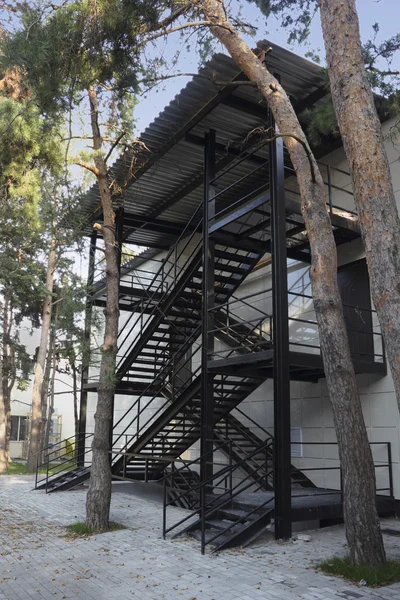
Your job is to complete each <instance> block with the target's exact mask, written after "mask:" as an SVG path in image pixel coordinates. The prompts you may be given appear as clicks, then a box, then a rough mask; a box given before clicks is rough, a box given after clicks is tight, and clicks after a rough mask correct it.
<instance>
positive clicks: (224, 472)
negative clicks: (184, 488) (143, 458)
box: [162, 440, 273, 553]
mask: <svg viewBox="0 0 400 600" xmlns="http://www.w3.org/2000/svg"><path fill="white" fill-rule="evenodd" d="M212 441H213V442H214V444H215V447H214V448H213V449H212V450H210V451H209V452H207V453H206V454H205V455H204V456H203V459H207V458H209V457H210V456H211V457H212V456H213V454H214V453H215V452H218V451H221V448H222V447H224V446H227V442H222V443H221V442H217V443H215V440H212ZM228 444H230V442H229V443H228ZM271 444H272V442H271V440H267V441H266V442H264V444H263V448H262V449H263V450H265V449H266V447H267V446H268V445H271ZM256 452H259V450H256V451H255V452H252V453H251V454H250V455H249V456H250V458H251V457H252V455H253V454H255V453H256ZM247 459H248V457H246V459H243V460H241V461H238V462H237V463H235V464H234V463H232V465H226V463H218V462H216V461H214V460H213V461H212V463H213V465H214V466H221V467H222V468H221V469H220V470H219V471H218V472H217V473H215V474H212V475H210V476H209V477H208V478H206V479H205V480H204V481H201V482H199V483H197V484H196V485H194V486H193V487H192V488H191V490H190V492H195V491H197V492H200V496H201V507H200V509H197V510H194V511H192V512H191V513H189V514H188V515H186V516H185V517H183V518H182V519H181V520H180V521H178V522H176V523H174V524H173V525H171V526H170V527H167V508H168V506H170V505H171V504H172V503H171V501H168V500H167V494H166V488H167V486H168V480H170V478H171V474H169V473H167V474H166V475H165V476H164V477H163V479H162V481H163V482H164V504H163V537H164V539H165V537H166V535H167V534H168V533H170V532H171V531H173V530H174V529H176V528H177V527H180V526H181V525H183V524H184V523H186V522H187V521H189V520H190V519H192V518H193V517H195V516H196V515H198V516H199V520H200V523H201V529H202V552H203V553H204V548H205V546H206V542H205V536H204V533H205V524H206V520H207V519H209V518H210V517H211V516H212V515H213V514H215V512H217V511H218V510H220V509H221V508H222V507H223V506H226V504H227V503H230V502H231V501H232V500H233V499H234V498H236V496H238V495H239V494H241V493H243V492H244V491H246V490H247V489H248V488H249V487H252V486H254V485H257V483H258V482H254V481H253V480H251V481H249V479H250V478H251V476H250V475H247V477H245V478H244V479H241V480H240V481H239V482H238V483H235V484H234V483H233V477H232V474H233V473H234V472H235V471H237V470H238V469H241V468H242V467H243V464H244V463H245V461H246V460H247ZM201 460H202V458H201V457H200V458H197V459H195V460H193V461H190V462H188V463H186V465H185V466H184V467H181V468H178V469H176V470H175V472H176V473H179V472H180V471H181V470H182V469H186V468H187V467H191V466H194V465H197V466H200V462H201ZM175 462H176V463H178V464H179V462H180V461H179V459H178V460H176V461H175ZM225 477H227V481H228V487H227V488H226V489H225V490H224V491H223V492H222V493H220V494H218V495H216V496H212V494H210V493H209V490H210V489H212V488H213V487H214V485H213V481H214V480H217V485H218V488H219V489H220V488H221V481H222V480H223V479H224V478H225ZM260 481H261V483H260V486H259V487H258V489H261V488H262V487H263V486H264V475H262V476H261V477H260ZM206 490H207V495H208V496H209V498H210V499H209V500H207V496H206ZM256 491H257V490H256ZM186 493H187V492H186ZM182 496H184V493H182V494H181V495H180V497H182ZM272 499H273V498H272ZM228 529H230V527H228V528H227V529H226V530H228ZM226 530H225V531H226ZM218 535H219V534H218ZM216 537H217V536H216ZM207 543H209V540H208V541H207Z"/></svg>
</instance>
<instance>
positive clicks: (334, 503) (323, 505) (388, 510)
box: [233, 488, 394, 522]
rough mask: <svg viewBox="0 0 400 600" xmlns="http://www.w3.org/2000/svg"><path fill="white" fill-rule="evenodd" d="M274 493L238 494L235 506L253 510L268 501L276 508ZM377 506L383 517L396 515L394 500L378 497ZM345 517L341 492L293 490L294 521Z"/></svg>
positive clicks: (310, 489) (316, 489) (262, 491)
mask: <svg viewBox="0 0 400 600" xmlns="http://www.w3.org/2000/svg"><path fill="white" fill-rule="evenodd" d="M273 498H274V492H272V491H264V490H260V491H258V492H243V493H242V494H238V496H237V497H236V498H235V500H234V502H233V505H234V506H235V507H236V508H239V509H253V508H256V507H257V506H260V505H262V504H264V503H266V502H267V501H270V504H268V506H270V507H271V508H274V499H273ZM376 504H377V508H378V512H379V514H380V515H381V516H388V515H393V514H394V503H393V498H390V497H389V496H377V497H376ZM342 517H343V506H342V496H341V493H340V491H337V490H327V489H324V488H292V521H293V522H295V521H311V520H313V519H322V520H325V519H328V520H330V519H340V518H342Z"/></svg>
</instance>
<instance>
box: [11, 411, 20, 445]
mask: <svg viewBox="0 0 400 600" xmlns="http://www.w3.org/2000/svg"><path fill="white" fill-rule="evenodd" d="M18 419H19V417H11V436H10V440H11V441H12V442H17V441H18Z"/></svg>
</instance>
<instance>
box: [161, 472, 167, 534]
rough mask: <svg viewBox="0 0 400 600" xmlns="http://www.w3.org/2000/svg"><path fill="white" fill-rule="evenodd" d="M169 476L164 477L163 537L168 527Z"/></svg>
mask: <svg viewBox="0 0 400 600" xmlns="http://www.w3.org/2000/svg"><path fill="white" fill-rule="evenodd" d="M167 477H168V475H165V477H164V495H163V532H162V535H163V539H164V540H165V537H166V529H167Z"/></svg>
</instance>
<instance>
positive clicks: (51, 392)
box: [44, 360, 57, 459]
mask: <svg viewBox="0 0 400 600" xmlns="http://www.w3.org/2000/svg"><path fill="white" fill-rule="evenodd" d="M56 372H57V363H56V361H55V360H54V361H53V368H52V371H51V377H50V385H49V408H48V413H47V420H46V428H45V433H44V447H45V448H48V447H49V443H50V429H51V422H52V419H53V414H54V386H55V380H56ZM44 458H45V459H46V457H44Z"/></svg>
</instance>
